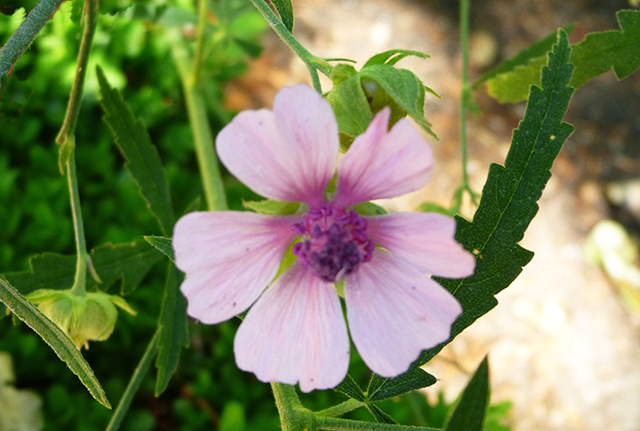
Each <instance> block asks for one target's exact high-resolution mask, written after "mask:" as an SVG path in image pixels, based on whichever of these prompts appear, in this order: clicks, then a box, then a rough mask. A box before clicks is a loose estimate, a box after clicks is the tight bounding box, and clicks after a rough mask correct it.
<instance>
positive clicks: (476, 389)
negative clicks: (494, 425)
mask: <svg viewBox="0 0 640 431" xmlns="http://www.w3.org/2000/svg"><path fill="white" fill-rule="evenodd" d="M489 399H490V388H489V364H488V360H487V357H486V356H485V358H484V359H483V360H482V362H481V363H480V365H479V366H478V369H477V370H476V372H475V373H473V377H471V380H469V383H468V384H467V387H466V388H465V389H464V391H463V392H462V396H461V398H460V402H459V403H458V405H457V406H456V408H455V410H454V411H453V413H452V414H451V418H450V419H449V422H448V423H447V427H446V428H445V431H482V430H483V426H484V417H485V415H486V412H487V408H488V407H489Z"/></svg>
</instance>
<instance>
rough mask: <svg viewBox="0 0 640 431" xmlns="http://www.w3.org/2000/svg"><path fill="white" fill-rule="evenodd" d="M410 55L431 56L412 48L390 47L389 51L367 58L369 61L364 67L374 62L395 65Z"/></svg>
mask: <svg viewBox="0 0 640 431" xmlns="http://www.w3.org/2000/svg"><path fill="white" fill-rule="evenodd" d="M409 56H414V57H420V58H429V55H428V54H425V53H424V52H420V51H413V50H411V49H390V50H389V51H385V52H381V53H380V54H376V55H374V56H373V57H371V58H370V59H369V60H367V62H366V63H365V64H364V66H362V67H363V68H365V67H367V66H373V65H374V64H388V65H390V66H393V65H395V64H396V63H397V62H399V61H400V60H402V59H403V58H405V57H409Z"/></svg>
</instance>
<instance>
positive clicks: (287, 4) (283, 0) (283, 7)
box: [271, 0, 293, 32]
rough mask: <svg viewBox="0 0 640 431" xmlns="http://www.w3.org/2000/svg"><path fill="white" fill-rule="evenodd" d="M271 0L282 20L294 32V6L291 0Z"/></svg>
mask: <svg viewBox="0 0 640 431" xmlns="http://www.w3.org/2000/svg"><path fill="white" fill-rule="evenodd" d="M271 1H272V3H273V5H274V6H275V7H276V10H277V11H278V15H280V20H282V23H283V24H284V26H285V27H286V28H287V30H289V32H293V6H292V5H291V0H271Z"/></svg>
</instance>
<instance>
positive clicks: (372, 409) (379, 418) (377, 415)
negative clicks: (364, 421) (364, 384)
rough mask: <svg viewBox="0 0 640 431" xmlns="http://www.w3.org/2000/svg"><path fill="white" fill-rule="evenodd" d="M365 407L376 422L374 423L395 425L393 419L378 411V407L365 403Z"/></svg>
mask: <svg viewBox="0 0 640 431" xmlns="http://www.w3.org/2000/svg"><path fill="white" fill-rule="evenodd" d="M366 407H367V410H369V413H371V415H372V416H373V418H374V419H375V420H376V422H380V423H383V424H395V423H397V422H396V421H394V420H393V418H392V417H391V416H389V415H388V414H386V413H385V412H383V411H382V410H381V409H380V407H378V406H376V405H375V404H371V403H367V404H366Z"/></svg>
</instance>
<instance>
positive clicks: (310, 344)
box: [173, 85, 475, 392]
mask: <svg viewBox="0 0 640 431" xmlns="http://www.w3.org/2000/svg"><path fill="white" fill-rule="evenodd" d="M389 115H390V111H389V110H388V109H383V110H382V111H380V112H379V113H378V114H377V115H376V117H375V118H374V119H373V121H372V122H371V124H370V126H369V128H368V129H367V130H366V132H365V133H363V134H362V135H360V136H358V137H357V138H356V139H355V141H354V142H353V144H352V145H351V147H350V149H349V151H347V153H346V154H345V155H344V156H343V157H342V158H341V160H340V163H339V166H338V168H337V182H336V191H335V194H334V196H328V195H327V194H326V193H325V189H326V187H327V184H328V183H329V181H330V180H331V179H332V178H333V176H334V174H335V172H336V163H337V160H338V152H339V140H338V130H337V125H336V120H335V117H334V115H333V112H332V110H331V107H330V106H329V104H328V102H327V101H326V100H324V99H323V98H322V97H321V96H320V95H319V94H317V93H316V92H315V91H314V90H312V89H310V88H309V87H307V86H303V85H299V86H295V87H287V88H283V89H282V90H281V91H280V92H279V93H278V94H277V95H276V98H275V101H274V109H273V111H269V110H264V109H263V110H259V111H244V112H242V113H240V114H238V115H237V116H236V117H235V118H234V120H233V121H232V122H231V123H229V124H228V125H227V126H226V127H225V128H224V129H223V130H222V131H221V132H220V133H219V135H218V137H217V139H216V147H217V151H218V154H219V156H220V159H221V160H222V162H223V163H224V164H225V166H226V167H227V169H229V171H230V172H231V173H232V174H234V175H235V176H236V177H237V178H238V179H240V180H241V181H243V182H244V183H245V184H247V185H248V186H249V187H250V188H251V189H253V190H254V191H255V192H257V193H259V194H261V195H263V196H264V197H266V198H270V199H275V200H281V201H291V202H302V203H305V204H306V205H307V207H308V210H307V211H306V212H304V213H303V214H295V215H290V216H268V215H260V214H253V213H245V212H233V211H227V212H201V213H191V214H187V215H185V216H184V217H182V218H181V219H180V220H179V221H178V223H177V224H176V226H175V230H174V236H173V246H174V249H175V257H176V264H177V265H178V267H179V268H180V269H181V270H182V271H184V272H185V273H186V278H185V281H184V283H183V284H182V287H181V289H182V292H183V293H184V295H185V296H186V298H187V301H188V304H189V305H188V310H187V311H188V313H189V315H190V316H192V317H194V318H196V319H198V320H200V321H202V322H205V323H218V322H221V321H224V320H227V319H229V318H231V317H232V316H233V315H236V314H238V313H240V312H242V311H244V310H246V309H247V308H249V307H251V308H250V309H249V312H248V313H247V315H246V317H245V319H244V321H243V322H242V324H241V325H240V328H239V330H238V333H237V335H236V339H235V342H234V352H235V355H236V363H237V364H238V366H239V367H240V368H241V369H243V370H246V371H251V372H253V373H255V374H256V376H257V377H258V378H259V379H260V380H262V381H265V382H282V383H287V384H295V383H300V387H301V389H302V390H303V391H305V392H308V391H311V390H313V389H326V388H331V387H334V386H336V385H337V384H339V383H340V382H341V381H342V380H343V379H344V377H345V375H346V372H347V368H348V363H349V342H348V335H347V327H346V324H345V321H344V318H343V313H342V309H341V306H340V300H339V296H338V294H337V292H336V290H335V288H334V286H333V283H335V282H338V281H340V280H343V281H344V296H345V304H346V308H347V316H348V320H349V332H350V333H351V337H352V339H353V342H354V344H355V346H356V348H357V349H358V351H359V352H360V355H361V356H362V358H363V360H364V361H365V363H366V364H367V365H368V366H369V368H371V370H372V371H374V372H376V373H378V374H380V375H382V376H386V377H394V376H397V375H399V374H401V373H403V372H405V371H406V370H407V369H408V367H409V365H410V364H411V363H412V362H413V361H415V359H416V358H417V357H418V355H419V354H420V352H421V351H422V350H424V349H428V348H430V347H433V346H435V345H437V344H439V343H441V342H443V341H445V340H446V339H447V338H448V337H449V334H450V331H451V325H452V324H453V322H454V321H455V319H456V318H457V317H458V316H459V315H460V313H461V312H462V309H461V307H460V304H459V303H458V301H457V300H456V299H455V298H454V297H453V296H452V295H451V294H450V293H449V292H448V291H447V290H446V289H444V288H443V287H442V286H440V285H439V284H437V283H436V282H435V281H434V280H432V279H431V278H430V276H429V275H427V274H431V275H437V276H444V277H466V276H469V275H471V274H472V273H473V271H474V268H475V259H474V257H473V255H472V254H471V253H469V252H467V251H466V250H464V249H463V248H462V246H460V244H458V243H457V242H456V241H455V239H454V236H455V226H456V223H455V220H453V219H452V218H450V217H446V216H442V215H438V214H426V213H416V214H390V215H381V216H362V215H359V214H358V213H357V212H356V211H354V209H353V208H352V206H353V205H355V204H358V203H362V202H366V201H369V200H371V199H380V198H390V197H396V196H401V195H403V194H405V193H408V192H411V191H415V190H418V189H419V188H421V187H422V186H424V185H425V184H426V182H427V181H428V179H429V176H430V174H431V168H432V165H433V158H432V154H431V150H430V148H429V147H428V145H427V144H426V143H425V142H424V141H423V139H422V137H421V135H420V133H419V132H418V131H417V130H416V129H415V127H413V126H412V125H411V123H409V122H408V120H406V119H403V120H400V121H398V122H397V123H396V124H395V125H394V126H393V127H392V128H391V130H388V124H389ZM296 237H298V239H297V240H296ZM294 240H295V241H294ZM292 243H293V246H292V252H293V254H294V255H295V257H296V258H295V261H294V263H293V264H291V265H290V266H289V267H288V268H287V269H286V270H285V271H284V273H282V274H281V275H279V276H278V277H277V278H276V275H277V274H278V272H279V269H280V262H281V261H282V258H283V256H284V255H285V253H286V251H287V249H288V248H289V247H290V246H291V244H292ZM254 302H255V303H254ZM252 304H253V306H252Z"/></svg>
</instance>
